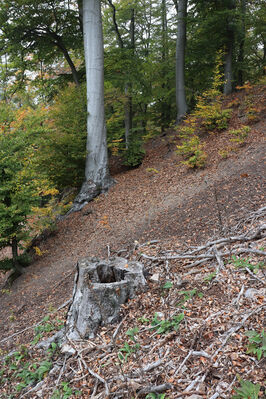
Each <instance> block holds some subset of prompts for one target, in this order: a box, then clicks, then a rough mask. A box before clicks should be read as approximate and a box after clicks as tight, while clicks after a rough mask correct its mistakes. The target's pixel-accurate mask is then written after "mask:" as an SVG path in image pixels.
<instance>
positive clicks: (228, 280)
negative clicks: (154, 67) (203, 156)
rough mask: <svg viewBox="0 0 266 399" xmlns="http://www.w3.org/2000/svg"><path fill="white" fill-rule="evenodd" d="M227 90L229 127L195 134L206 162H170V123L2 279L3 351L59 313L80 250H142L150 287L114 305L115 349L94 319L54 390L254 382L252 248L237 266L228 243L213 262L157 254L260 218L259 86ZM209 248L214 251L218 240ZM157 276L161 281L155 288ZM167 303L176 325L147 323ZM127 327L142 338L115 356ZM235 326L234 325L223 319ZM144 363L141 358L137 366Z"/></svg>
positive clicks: (175, 390) (258, 366)
mask: <svg viewBox="0 0 266 399" xmlns="http://www.w3.org/2000/svg"><path fill="white" fill-rule="evenodd" d="M247 97H248V99H249V101H251V102H252V103H253V104H255V105H256V108H257V110H258V111H257V114H256V117H255V118H253V119H252V120H247V119H246V116H245V114H244V116H243V108H242V110H241V106H239V103H240V104H243V102H244V101H246V99H247ZM234 100H237V101H235V103H236V104H237V106H234V108H233V116H232V118H231V121H230V127H229V129H228V130H226V131H224V132H220V133H211V134H209V135H204V136H203V137H202V140H203V142H204V146H205V148H204V149H205V151H206V153H207V155H208V158H207V162H206V167H205V168H204V169H201V170H191V169H188V168H187V167H186V166H185V165H182V164H181V163H180V160H181V157H180V156H178V155H177V154H176V153H175V148H176V144H177V143H178V138H177V134H176V132H175V131H169V132H168V133H167V134H163V135H160V136H159V137H156V138H154V139H152V140H151V141H150V142H149V143H148V144H147V153H146V157H145V159H144V162H143V164H142V165H141V166H140V167H139V168H136V169H133V170H126V171H120V172H118V173H116V174H115V176H114V178H115V180H116V184H115V185H114V186H113V187H112V188H111V189H110V190H109V192H108V194H102V195H100V196H99V197H98V198H96V199H95V200H94V201H92V202H91V203H89V204H88V205H87V206H86V207H85V208H83V209H82V211H80V212H77V213H74V214H71V215H70V216H68V217H67V218H65V219H64V220H62V221H60V222H59V223H58V226H57V230H56V232H55V233H54V234H53V235H52V236H50V237H48V238H47V239H46V240H44V241H42V242H41V243H40V245H39V247H40V250H41V252H42V256H40V257H39V258H37V256H36V259H35V261H34V263H33V264H32V265H31V266H29V267H28V268H27V269H26V272H25V273H24V274H23V275H22V276H21V277H20V278H19V279H17V280H16V281H15V282H14V284H13V285H12V287H11V288H10V290H2V291H0V301H1V306H0V348H2V354H5V353H8V352H10V351H11V350H13V349H14V348H15V347H16V346H18V345H19V344H22V343H24V344H25V343H29V342H30V341H31V340H32V339H33V337H34V334H35V333H34V328H29V329H26V328H27V327H29V326H33V325H35V324H36V323H38V322H40V320H42V319H43V317H45V316H47V315H48V314H50V315H51V316H50V317H51V319H55V318H56V317H59V316H60V317H64V312H65V310H66V309H65V308H63V309H61V310H60V311H58V312H55V311H54V309H57V308H58V307H59V306H60V305H62V304H63V303H65V302H66V301H67V300H69V299H70V298H71V295H72V288H73V281H74V274H75V270H76V269H75V267H76V263H77V261H78V259H80V258H82V257H85V256H97V257H102V258H106V257H107V256H108V254H109V253H110V254H111V255H116V254H118V253H119V254H121V256H126V257H127V258H129V259H140V260H142V261H143V263H144V265H145V266H146V268H147V270H148V271H149V275H150V277H151V279H148V287H149V290H148V291H147V292H146V293H144V294H142V295H140V296H138V297H137V298H136V299H134V300H132V301H130V302H129V303H128V304H127V305H126V306H125V307H124V308H123V310H122V313H121V317H122V325H121V331H120V332H119V337H118V340H117V342H116V344H115V348H112V350H111V351H110V342H111V338H110V337H112V335H113V333H114V331H115V329H116V327H117V326H110V327H104V328H103V329H102V330H101V331H100V333H99V335H98V337H97V339H96V341H95V342H94V343H91V345H93V346H94V345H96V348H98V349H97V351H94V352H93V350H91V351H92V352H93V353H92V354H90V355H87V358H86V356H85V357H84V359H83V358H82V361H81V360H80V359H78V358H77V357H76V358H73V364H72V370H73V368H74V369H76V370H77V371H78V373H79V377H80V378H77V376H73V373H72V374H71V373H69V370H70V369H71V365H70V363H68V365H69V367H70V369H68V373H67V367H66V364H65V365H64V370H63V371H62V369H63V366H62V365H61V366H60V367H61V368H60V367H59V368H58V370H61V371H62V373H61V375H60V372H59V376H60V379H59V380H58V383H57V390H60V389H62V390H63V385H60V384H61V382H62V381H67V382H68V384H69V385H67V387H68V386H70V387H71V386H73V387H75V389H79V390H80V391H81V392H82V395H83V396H82V397H84V398H89V397H93V396H92V393H93V392H94V397H99V398H100V397H110V398H115V397H117V398H123V397H124V398H133V397H140V398H141V397H145V395H147V394H148V393H149V392H153V391H152V389H153V388H154V387H155V391H154V392H155V393H156V392H157V394H158V395H157V397H158V398H159V393H160V390H159V388H158V390H157V391H156V387H158V386H160V385H162V387H161V390H162V391H161V392H163V391H164V390H167V389H168V390H167V395H166V397H169V398H178V397H184V398H186V397H189V396H190V397H191V398H192V396H193V394H195V392H194V391H196V392H197V395H198V396H195V397H193V398H194V399H197V398H198V397H199V398H213V399H216V398H230V397H231V392H232V389H233V384H235V385H236V386H239V384H238V380H237V375H239V376H240V377H241V378H242V379H244V380H247V379H249V380H250V381H252V382H254V383H259V384H260V385H261V386H263V378H264V376H263V359H262V360H260V361H258V360H256V359H257V358H256V356H255V358H254V355H253V357H251V356H250V355H247V354H246V352H245V351H244V348H245V347H246V346H247V338H245V334H244V331H245V330H250V329H252V330H254V329H256V328H257V330H259V331H261V330H262V323H263V313H264V310H265V307H263V302H264V305H265V298H266V295H265V275H264V273H263V269H262V268H258V269H256V267H255V268H254V267H252V265H253V266H254V265H256V264H260V262H261V260H262V259H261V256H260V254H259V252H258V253H257V254H256V253H253V254H251V255H249V254H248V255H246V256H245V259H244V260H243V261H244V262H247V263H246V264H245V263H244V264H243V262H242V264H241V265H242V266H241V265H238V266H239V267H238V268H236V267H235V266H237V265H236V264H234V261H233V258H232V256H231V257H229V256H228V254H227V255H225V259H226V260H224V261H223V262H222V263H221V264H220V263H219V259H220V256H218V257H217V256H216V255H217V254H216V255H215V256H214V255H213V256H214V258H210V259H211V260H212V261H214V260H215V261H216V263H217V264H216V265H215V264H214V263H210V264H209V263H208V259H209V258H204V256H203V255H204V253H202V252H200V251H199V250H198V252H196V255H200V254H201V255H202V258H203V259H205V263H202V264H201V265H200V266H198V265H196V266H195V265H192V266H191V264H190V262H191V261H188V260H187V259H183V260H182V259H167V256H168V255H169V254H171V255H176V254H184V253H185V252H186V251H192V249H191V248H192V246H193V248H194V250H195V249H196V248H197V247H199V246H200V245H202V244H204V243H206V242H207V241H208V240H212V241H213V240H214V241H215V240H217V239H219V238H221V237H229V236H230V235H232V234H234V235H241V236H242V235H243V234H244V233H245V232H246V233H247V232H249V233H248V234H251V235H252V232H254V231H255V230H258V229H260V228H261V226H262V223H263V216H265V213H264V212H263V211H262V210H261V211H260V212H259V213H256V211H258V210H259V209H262V207H263V206H264V205H265V186H264V182H265V163H264V162H265V141H264V132H265V108H263V101H265V90H263V88H261V87H260V88H256V89H253V90H252V89H250V90H249V91H248V92H247V91H240V92H239V93H238V94H235V95H233V96H232V97H231V98H230V99H227V101H228V102H229V101H231V102H232V101H234ZM242 124H245V125H246V124H249V125H250V127H251V131H250V132H249V134H248V137H247V139H246V142H245V144H244V145H238V144H232V142H230V138H231V135H230V134H229V130H230V129H235V128H238V127H239V126H241V125H242ZM264 222H265V221H264ZM261 234H262V231H261ZM261 234H260V235H259V237H256V239H254V240H253V241H252V240H250V241H252V242H253V244H254V243H255V244H254V245H253V244H252V245H249V246H246V247H245V248H246V250H247V251H248V248H252V249H254V250H255V251H256V250H257V251H261V248H265V245H266V244H265V239H264V238H263V235H261ZM153 240H155V242H153ZM151 241H152V243H150V242H151ZM240 243H241V240H240ZM227 244H228V245H229V247H230V248H229V247H228V248H223V251H224V252H226V251H227V252H228V250H230V251H231V252H230V253H231V254H233V253H234V252H232V251H234V250H235V251H237V250H238V249H237V248H238V247H234V246H232V242H230V241H229V242H225V244H224V245H227ZM210 247H211V248H212V250H213V251H214V252H213V254H215V251H216V250H215V248H216V245H215V244H213V245H211V246H210ZM206 248H209V247H208V246H207V247H206ZM220 248H222V247H219V246H218V249H219V250H220ZM209 249H210V248H209ZM186 253H187V252H186ZM235 253H236V254H238V252H235ZM166 254H167V256H166ZM221 256H222V258H223V255H221ZM250 256H253V258H252V259H251V258H250ZM162 258H163V259H162ZM198 259H200V258H198ZM248 259H249V260H248ZM230 262H231V263H230ZM235 262H237V260H235ZM194 263H195V262H194ZM225 264H226V266H225ZM217 265H218V266H219V265H220V266H219V267H218V266H217ZM248 265H249V266H248ZM250 265H251V266H250ZM244 266H245V267H244ZM217 267H218V269H217ZM241 268H242V269H243V268H244V269H245V270H246V269H249V270H250V272H251V273H250V272H248V271H247V270H246V271H245V273H243V271H242V269H241ZM254 270H255V271H256V272H257V273H256V274H254V273H253V271H254ZM215 273H216V274H215ZM254 275H255V277H254ZM5 280H6V275H4V274H2V275H0V288H1V285H2V286H3V285H4V282H5ZM178 281H181V282H182V283H181V285H179V283H178ZM166 282H170V283H171V284H168V288H165V289H162V287H163V286H164V284H165V283H166ZM170 286H171V287H170ZM181 287H183V288H181ZM249 288H253V289H254V290H255V291H254V292H255V294H254V293H253V296H252V298H248V297H246V296H245V295H244V294H245V292H246V290H248V289H249ZM180 292H181V294H180ZM177 303H178V304H179V306H177ZM177 310H179V311H180V312H181V311H182V312H183V313H184V314H185V322H183V323H181V324H180V327H179V331H175V329H174V327H176V326H175V325H174V324H172V325H170V326H169V329H166V331H164V333H163V334H160V333H158V332H157V333H156V329H155V331H154V330H151V329H149V328H148V327H147V325H148V324H147V325H145V323H149V321H150V322H151V320H152V317H154V314H155V313H156V312H159V314H160V315H161V316H160V317H161V318H162V320H164V321H166V320H172V321H173V317H174V316H173V315H175V314H177V313H176V312H177ZM248 312H250V314H249V313H248ZM243 320H244V321H243ZM241 323H242V324H241ZM136 326H137V327H138V329H139V331H140V332H142V333H141V337H140V333H138V337H139V338H138V343H139V345H140V348H141V349H138V350H137V348H134V350H135V352H136V353H133V350H132V353H131V354H130V355H129V356H128V359H126V360H124V361H121V362H120V363H119V362H118V363H119V365H117V363H116V362H115V358H117V354H118V352H119V349H118V348H119V347H123V345H124V343H125V342H126V341H129V340H128V336H127V335H126V331H127V330H128V329H130V328H134V327H136ZM235 326H239V328H236V329H235V330H234V331H233V330H230V329H232V328H235ZM24 329H26V330H25V331H23V332H21V331H22V330H24ZM151 331H152V332H151ZM17 332H19V334H16V333H17ZM148 333H149V334H148ZM13 334H15V335H13ZM223 340H225V342H224V341H223ZM227 341H228V342H227ZM129 343H130V341H129ZM104 345H106V347H105V346H104ZM132 345H133V344H132ZM100 346H101V347H102V348H103V349H99V348H100ZM83 349H84V348H83ZM89 352H90V350H88V353H89ZM240 352H241V353H240ZM77 353H80V352H77ZM120 353H125V352H123V351H122V352H121V351H120ZM137 353H138V354H137ZM221 353H222V355H221ZM90 359H93V361H92V360H90ZM100 359H103V360H102V361H100ZM82 362H85V363H86V362H88V364H89V367H90V370H91V371H93V372H94V373H96V374H97V375H98V376H99V375H101V376H102V377H101V378H102V381H101V380H100V379H97V377H95V375H94V376H93V374H91V373H90V371H88V369H86V367H85V368H84V367H83V366H82V364H83V363H82ZM103 363H104V364H105V368H103ZM74 364H75V366H74ZM144 364H146V365H148V368H149V367H151V368H150V371H149V370H148V371H147V372H146V374H145V372H144V371H143V368H142V367H143V365H144ZM78 365H79V366H78ZM82 373H84V375H83V374H82ZM134 373H135V374H134ZM111 375H112V378H111V377H110V376H111ZM121 375H122V376H121ZM115 376H116V377H117V378H116V379H115V378H114V377H115ZM57 377H58V376H56V377H54V380H56V381H57ZM203 377H204V378H203ZM47 378H48V379H49V378H50V379H51V378H52V377H51V376H50V375H49V376H48V377H47ZM3 381H4V380H3ZM69 381H71V384H72V385H71V384H70V383H69ZM95 381H96V383H95ZM103 381H104V382H103ZM193 381H194V383H193ZM0 383H1V376H0ZM165 384H168V385H165ZM65 386H66V385H65ZM60 387H61V388H60ZM145 387H146V388H145ZM147 387H149V388H147ZM41 389H43V390H41ZM49 389H50V390H49ZM51 389H52V385H51V381H50V382H49V384H48V386H46V390H45V387H43V388H40V390H39V392H37V391H36V390H35V391H31V392H29V393H28V394H27V393H26V391H25V392H24V391H22V392H21V393H20V394H17V396H16V395H15V396H10V397H17V398H19V397H22V396H23V395H24V396H23V397H29V398H35V397H43V398H50V397H52V394H51V392H52V391H51ZM73 389H74V388H73ZM141 389H142V391H141ZM143 389H144V390H143ZM145 389H146V391H145ZM149 389H150V390H149ZM8 390H9V388H7V385H6V383H3V388H2V391H1V390H0V397H1V392H2V395H4V394H5V395H6V396H3V398H5V397H9V396H7V395H8ZM52 390H53V389H52ZM36 392H37V393H36ZM40 392H41V393H40ZM58 392H59V391H58ZM62 392H63V391H62ZM69 392H70V391H69ZM119 392H120V394H119ZM121 392H122V393H121ZM107 393H108V394H107ZM54 394H55V392H54ZM40 395H41V396H40ZM58 395H59V396H58V398H59V397H61V396H60V394H59V393H58ZM62 395H63V394H62ZM100 395H102V396H100ZM119 395H120V396H119ZM134 395H135V396H134ZM215 395H216V396H215ZM260 395H263V392H262V391H261V392H260ZM62 397H63V396H62ZM66 397H72V396H71V395H70V396H66ZM73 397H75V396H74V393H73ZM151 397H152V396H151ZM154 398H156V394H154ZM161 398H163V396H161Z"/></svg>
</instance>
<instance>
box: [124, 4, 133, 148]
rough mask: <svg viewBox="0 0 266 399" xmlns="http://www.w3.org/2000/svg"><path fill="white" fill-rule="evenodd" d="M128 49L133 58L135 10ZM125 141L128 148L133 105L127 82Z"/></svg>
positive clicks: (130, 85) (130, 89) (129, 84)
mask: <svg viewBox="0 0 266 399" xmlns="http://www.w3.org/2000/svg"><path fill="white" fill-rule="evenodd" d="M130 49H131V52H132V53H131V56H132V57H134V52H135V10H134V8H132V9H131V20H130ZM125 95H126V104H125V141H126V148H128V146H129V141H130V135H131V131H132V127H133V103H132V83H131V82H127V83H126V84H125Z"/></svg>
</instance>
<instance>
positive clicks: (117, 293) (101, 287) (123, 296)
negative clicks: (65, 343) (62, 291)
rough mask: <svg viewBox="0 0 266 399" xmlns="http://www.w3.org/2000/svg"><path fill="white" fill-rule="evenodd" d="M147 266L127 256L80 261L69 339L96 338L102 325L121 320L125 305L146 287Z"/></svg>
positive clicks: (68, 319)
mask: <svg viewBox="0 0 266 399" xmlns="http://www.w3.org/2000/svg"><path fill="white" fill-rule="evenodd" d="M145 284H146V280H145V277H144V274H143V265H142V264H141V263H139V262H135V261H131V262H128V261H127V260H126V259H124V258H112V259H110V260H101V261H100V260H99V259H96V258H85V259H82V260H80V261H79V262H78V264H77V273H76V277H75V284H74V290H73V300H72V304H71V306H70V308H69V311H68V315H67V321H66V338H68V339H70V340H74V341H75V340H80V339H86V338H93V337H94V336H95V333H96V331H97V329H98V327H99V326H100V325H106V324H110V323H115V322H117V321H118V319H119V310H120V306H121V304H123V303H125V302H127V300H128V299H129V298H132V297H133V296H134V295H135V293H136V292H137V291H138V290H141V289H143V288H144V286H145Z"/></svg>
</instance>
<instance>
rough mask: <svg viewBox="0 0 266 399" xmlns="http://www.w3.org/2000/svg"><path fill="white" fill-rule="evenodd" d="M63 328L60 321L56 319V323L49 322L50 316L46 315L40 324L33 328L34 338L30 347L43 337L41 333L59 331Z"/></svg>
mask: <svg viewBox="0 0 266 399" xmlns="http://www.w3.org/2000/svg"><path fill="white" fill-rule="evenodd" d="M63 326H64V323H63V321H62V320H59V319H57V320H56V321H50V316H49V315H47V316H45V317H44V318H43V320H42V322H41V324H39V325H38V326H36V327H35V328H34V331H35V337H34V339H33V341H32V342H31V344H32V345H36V344H37V343H38V342H39V341H40V339H41V338H42V337H43V333H47V332H51V331H58V330H61V329H62V328H63Z"/></svg>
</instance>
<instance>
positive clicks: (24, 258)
mask: <svg viewBox="0 0 266 399" xmlns="http://www.w3.org/2000/svg"><path fill="white" fill-rule="evenodd" d="M17 262H18V263H19V264H20V265H21V266H22V267H27V266H29V265H30V263H31V257H30V255H29V254H27V253H24V254H21V255H19V256H18V257H17ZM13 267H14V264H13V259H10V258H4V259H1V260H0V270H4V271H8V270H12V269H13Z"/></svg>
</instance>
